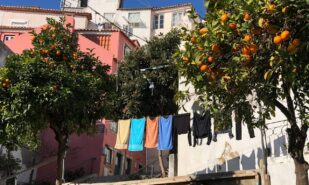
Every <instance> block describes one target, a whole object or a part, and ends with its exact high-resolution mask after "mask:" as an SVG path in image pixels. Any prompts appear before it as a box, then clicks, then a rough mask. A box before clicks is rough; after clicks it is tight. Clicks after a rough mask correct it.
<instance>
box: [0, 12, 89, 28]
mask: <svg viewBox="0 0 309 185" xmlns="http://www.w3.org/2000/svg"><path fill="white" fill-rule="evenodd" d="M0 15H1V16H0V26H24V27H31V28H35V27H40V26H42V25H44V24H46V23H47V22H46V18H48V17H49V18H53V19H56V20H59V18H60V17H63V16H64V15H63V14H51V13H36V12H19V11H5V10H0ZM12 21H17V22H25V23H26V24H20V25H18V24H14V23H13V24H12ZM75 22H76V24H75V29H84V28H87V26H88V19H87V17H86V16H76V17H75Z"/></svg>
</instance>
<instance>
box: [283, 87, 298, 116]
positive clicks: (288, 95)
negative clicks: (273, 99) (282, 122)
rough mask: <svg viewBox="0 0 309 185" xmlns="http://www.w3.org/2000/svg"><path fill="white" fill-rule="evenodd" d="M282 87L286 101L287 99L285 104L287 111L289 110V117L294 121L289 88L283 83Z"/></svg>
mask: <svg viewBox="0 0 309 185" xmlns="http://www.w3.org/2000/svg"><path fill="white" fill-rule="evenodd" d="M282 88H283V91H284V94H285V97H286V101H287V106H288V111H289V112H290V115H291V118H292V119H293V121H295V122H296V117H295V108H294V105H293V100H292V97H291V93H290V88H289V86H288V84H286V83H283V84H282Z"/></svg>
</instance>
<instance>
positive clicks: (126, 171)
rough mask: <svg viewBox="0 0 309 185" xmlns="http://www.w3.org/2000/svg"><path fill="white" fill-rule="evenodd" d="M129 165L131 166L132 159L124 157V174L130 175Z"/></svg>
mask: <svg viewBox="0 0 309 185" xmlns="http://www.w3.org/2000/svg"><path fill="white" fill-rule="evenodd" d="M131 166H132V160H131V159H130V158H127V159H126V170H125V175H130V174H131Z"/></svg>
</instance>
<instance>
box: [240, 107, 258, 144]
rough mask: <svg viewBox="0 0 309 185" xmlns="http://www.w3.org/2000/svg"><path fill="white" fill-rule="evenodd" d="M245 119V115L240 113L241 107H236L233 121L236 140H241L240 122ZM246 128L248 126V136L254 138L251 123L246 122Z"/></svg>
mask: <svg viewBox="0 0 309 185" xmlns="http://www.w3.org/2000/svg"><path fill="white" fill-rule="evenodd" d="M244 119H245V115H243V114H242V110H241V108H238V109H236V111H235V122H236V128H235V129H236V140H241V138H242V128H241V127H242V122H243V121H244ZM247 128H248V133H249V136H250V138H254V137H255V134H254V130H253V127H252V125H250V124H247Z"/></svg>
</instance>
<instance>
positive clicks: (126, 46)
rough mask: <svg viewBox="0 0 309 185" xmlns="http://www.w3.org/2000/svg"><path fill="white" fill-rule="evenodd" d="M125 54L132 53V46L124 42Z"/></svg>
mask: <svg viewBox="0 0 309 185" xmlns="http://www.w3.org/2000/svg"><path fill="white" fill-rule="evenodd" d="M123 52H124V53H123V56H127V55H129V54H130V52H131V48H130V47H129V46H128V45H127V44H124V49H123Z"/></svg>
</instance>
